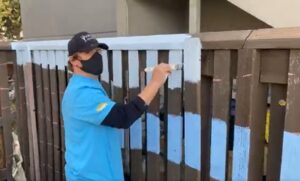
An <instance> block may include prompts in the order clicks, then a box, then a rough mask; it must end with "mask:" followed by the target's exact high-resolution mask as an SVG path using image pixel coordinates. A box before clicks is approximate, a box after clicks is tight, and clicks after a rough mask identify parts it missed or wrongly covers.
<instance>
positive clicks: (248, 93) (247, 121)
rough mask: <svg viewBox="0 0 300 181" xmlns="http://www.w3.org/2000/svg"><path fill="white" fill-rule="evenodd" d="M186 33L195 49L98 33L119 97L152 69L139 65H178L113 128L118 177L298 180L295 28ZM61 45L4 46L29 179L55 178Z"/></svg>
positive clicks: (60, 150) (176, 38)
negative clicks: (9, 49)
mask: <svg viewBox="0 0 300 181" xmlns="http://www.w3.org/2000/svg"><path fill="white" fill-rule="evenodd" d="M194 36H196V37H200V40H201V42H202V45H203V47H202V50H201V45H200V44H199V41H198V39H197V38H194V37H191V36H189V35H166V36H148V37H124V38H107V39H99V41H103V42H106V43H108V44H109V45H110V48H111V49H110V50H109V51H104V52H103V65H104V72H103V74H102V75H101V83H102V85H103V87H104V88H105V90H106V91H107V92H108V94H109V95H110V96H111V97H112V99H114V100H115V101H117V102H120V103H124V102H125V101H126V100H131V99H133V98H134V97H135V96H136V95H137V94H138V92H139V91H140V90H141V89H142V88H143V87H144V86H145V84H146V83H147V81H148V80H149V78H150V77H149V76H151V75H150V74H149V73H144V72H143V69H144V68H145V67H148V66H153V65H156V64H157V63H158V62H169V63H182V64H183V65H184V68H183V70H181V71H176V72H174V73H173V74H172V75H171V76H170V77H169V79H168V82H167V83H166V84H165V86H164V87H163V88H162V89H161V90H160V93H159V94H158V95H157V96H156V98H155V99H154V101H153V102H152V103H151V105H150V107H149V109H148V111H147V112H146V113H145V114H144V115H143V116H142V118H140V119H139V120H137V121H136V122H135V123H134V125H133V126H132V127H131V128H130V129H128V130H123V131H120V132H121V133H120V137H121V138H122V139H121V140H122V143H121V144H122V154H123V160H124V161H123V164H124V172H125V175H126V176H127V177H128V178H130V179H131V180H200V179H201V180H209V179H211V180H262V179H263V178H264V177H265V178H266V179H267V180H292V179H294V180H298V179H300V174H299V173H300V172H298V170H297V168H298V166H299V163H300V156H299V155H300V154H299V153H300V147H299V145H300V143H299V142H300V136H299V133H300V125H299V119H300V115H299V114H300V112H299V111H297V109H298V107H299V106H298V104H300V100H299V99H300V94H299V92H300V91H299V89H300V87H299V82H300V81H299V80H300V77H299V76H300V67H299V65H300V62H299V61H300V51H299V49H300V41H299V40H300V29H299V28H294V29H264V30H254V31H237V32H215V33H201V34H200V35H194ZM66 44H67V41H44V42H20V43H15V44H13V48H14V49H16V51H17V78H19V79H17V80H18V86H19V89H18V90H19V93H18V95H19V105H20V108H19V109H20V111H19V112H18V113H19V116H18V118H19V119H22V120H23V121H24V122H26V120H28V124H27V125H28V130H27V131H28V136H29V138H30V139H29V148H28V149H29V150H30V154H31V155H30V157H29V158H30V159H29V158H28V160H27V163H30V164H29V168H30V169H29V170H28V171H31V172H30V173H31V174H29V175H30V177H31V179H32V180H40V179H41V178H43V179H42V180H45V179H47V180H64V171H63V168H64V149H65V148H64V128H63V119H62V117H61V113H60V102H61V98H62V95H63V92H64V89H65V87H66V86H67V83H68V80H69V78H70V76H71V75H70V74H69V73H68V71H67V68H66V65H67V62H66V61H67V52H66ZM200 55H201V58H200ZM200 59H201V61H200ZM22 74H24V75H22ZM22 77H24V82H23V81H22ZM24 86H25V90H24V89H22V87H24ZM25 95H26V96H25ZM24 102H25V103H27V109H26V107H24ZM22 105H23V106H22ZM267 115H270V117H269V116H267ZM265 137H267V138H268V139H266V138H265ZM27 153H28V154H29V152H27ZM25 163H26V162H25ZM27 173H28V172H27ZM39 174H40V175H39ZM44 178H45V179H44Z"/></svg>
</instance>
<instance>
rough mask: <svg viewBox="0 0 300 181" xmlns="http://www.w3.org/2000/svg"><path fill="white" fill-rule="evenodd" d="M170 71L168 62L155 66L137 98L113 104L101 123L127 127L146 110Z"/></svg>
mask: <svg viewBox="0 0 300 181" xmlns="http://www.w3.org/2000/svg"><path fill="white" fill-rule="evenodd" d="M170 73H171V68H170V65H169V64H164V63H162V64H159V65H158V66H156V67H155V69H154V70H153V73H152V78H151V80H150V82H149V84H147V86H146V87H145V88H144V90H143V91H142V92H141V93H140V94H139V95H138V96H137V98H136V99H134V100H133V101H131V102H129V103H128V104H116V105H114V106H113V107H112V109H111V111H110V112H109V113H108V115H107V116H106V117H105V119H104V120H103V122H102V123H101V124H102V125H105V126H111V127H116V128H125V129H126V128H129V127H130V126H131V125H132V124H133V123H134V122H135V121H136V120H137V119H138V118H139V117H140V116H141V115H142V114H143V113H144V112H145V111H146V109H147V107H148V105H149V104H150V102H151V101H152V100H153V98H154V97H155V95H156V94H157V92H158V90H159V88H160V87H161V86H162V85H163V84H164V83H165V81H166V79H167V77H168V74H170Z"/></svg>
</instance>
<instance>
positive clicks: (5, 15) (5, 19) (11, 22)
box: [0, 0, 21, 39]
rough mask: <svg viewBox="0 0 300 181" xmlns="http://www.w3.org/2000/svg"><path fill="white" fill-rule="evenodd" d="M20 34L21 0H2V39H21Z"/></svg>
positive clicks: (0, 18)
mask: <svg viewBox="0 0 300 181" xmlns="http://www.w3.org/2000/svg"><path fill="white" fill-rule="evenodd" d="M20 32H21V16H20V2H19V0H0V38H2V39H20Z"/></svg>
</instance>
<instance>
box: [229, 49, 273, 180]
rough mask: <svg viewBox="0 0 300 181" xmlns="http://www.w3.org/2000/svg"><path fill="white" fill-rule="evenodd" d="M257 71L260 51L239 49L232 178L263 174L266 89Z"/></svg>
mask: <svg viewBox="0 0 300 181" xmlns="http://www.w3.org/2000/svg"><path fill="white" fill-rule="evenodd" d="M259 75H260V53H259V52H258V51H257V50H250V49H241V50H239V52H238V74H237V110H236V112H237V113H236V123H235V127H234V150H233V174H232V180H261V179H262V176H263V156H264V130H265V120H266V109H267V93H268V92H267V85H266V84H262V83H260V82H259Z"/></svg>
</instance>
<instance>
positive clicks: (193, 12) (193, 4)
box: [189, 0, 201, 34]
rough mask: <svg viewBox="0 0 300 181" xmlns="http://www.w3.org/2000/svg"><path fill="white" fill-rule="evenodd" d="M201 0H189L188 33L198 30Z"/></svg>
mask: <svg viewBox="0 0 300 181" xmlns="http://www.w3.org/2000/svg"><path fill="white" fill-rule="evenodd" d="M200 12H201V1H200V0H190V1H189V33H191V34H194V33H199V32H200V21H201V20H200V19H201V17H200V16H201V13H200Z"/></svg>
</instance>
